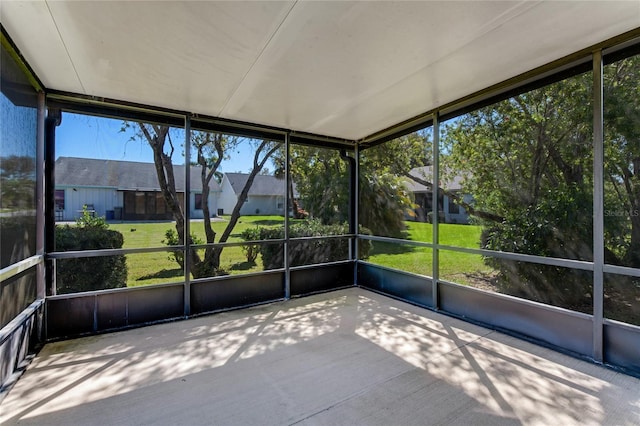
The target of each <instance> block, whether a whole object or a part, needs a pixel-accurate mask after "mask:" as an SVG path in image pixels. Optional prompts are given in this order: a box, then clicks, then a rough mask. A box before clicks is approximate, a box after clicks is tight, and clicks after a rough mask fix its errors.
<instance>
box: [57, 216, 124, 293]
mask: <svg viewBox="0 0 640 426" xmlns="http://www.w3.org/2000/svg"><path fill="white" fill-rule="evenodd" d="M123 242H124V237H123V235H122V234H121V233H120V232H117V231H112V230H110V229H108V225H107V223H106V221H105V220H104V218H102V217H92V216H91V215H90V214H89V213H88V212H87V209H86V206H85V207H84V208H83V212H82V215H81V216H80V218H79V219H78V220H77V221H76V225H75V226H69V225H65V226H58V227H57V229H56V250H57V251H70V250H99V249H118V248H122V244H123ZM56 284H57V291H58V293H59V294H65V293H77V292H82V291H94V290H104V289H109V288H120V287H126V286H127V264H126V257H125V256H124V255H115V256H100V257H85V258H78V259H62V260H58V262H57V279H56Z"/></svg>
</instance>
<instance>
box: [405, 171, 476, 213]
mask: <svg viewBox="0 0 640 426" xmlns="http://www.w3.org/2000/svg"><path fill="white" fill-rule="evenodd" d="M409 174H410V175H412V176H415V177H417V178H418V179H419V180H423V181H427V182H431V181H432V179H433V169H432V168H431V166H424V167H417V168H415V169H412V170H411V171H410V172H409ZM462 179H463V178H462V176H459V175H458V176H455V177H454V178H453V179H451V180H450V181H447V182H442V181H440V184H441V186H440V187H441V189H444V190H446V191H448V192H452V193H457V194H460V192H461V190H462V185H461V183H462ZM406 187H407V190H408V191H409V192H411V193H412V194H413V196H414V202H415V203H416V204H417V205H418V207H416V209H415V216H414V217H413V218H412V219H413V220H416V221H418V222H426V221H428V213H429V212H431V211H432V209H433V193H432V191H431V186H430V185H423V184H421V183H418V182H416V181H415V180H412V179H409V178H407V181H406ZM461 196H462V199H463V200H464V202H465V203H469V202H470V201H471V200H472V197H471V196H470V195H468V194H464V195H462V194H461ZM438 211H439V212H440V220H441V221H442V218H444V223H464V224H467V223H469V215H468V213H467V212H466V210H465V209H464V208H463V207H462V206H460V205H458V204H456V203H455V202H454V200H453V199H452V198H451V197H449V196H447V195H444V194H440V196H439V200H438Z"/></svg>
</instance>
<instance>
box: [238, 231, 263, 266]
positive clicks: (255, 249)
mask: <svg viewBox="0 0 640 426" xmlns="http://www.w3.org/2000/svg"><path fill="white" fill-rule="evenodd" d="M240 238H242V239H243V240H245V241H257V240H260V228H258V227H255V228H247V229H245V230H244V231H242V232H241V233H240ZM242 252H243V253H244V254H245V256H246V257H247V262H249V263H253V262H255V261H256V258H257V257H258V255H259V254H260V244H246V245H243V246H242Z"/></svg>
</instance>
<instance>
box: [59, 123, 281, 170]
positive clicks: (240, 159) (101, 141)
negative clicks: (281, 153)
mask: <svg viewBox="0 0 640 426" xmlns="http://www.w3.org/2000/svg"><path fill="white" fill-rule="evenodd" d="M122 126H123V120H118V119H110V118H102V117H96V116H89V115H80V114H72V113H67V112H63V113H62V123H61V124H60V126H59V127H58V128H57V129H56V158H58V157H79V158H98V159H105V160H125V161H140V162H145V163H152V162H153V153H152V151H151V148H150V147H149V145H148V144H147V143H146V142H143V141H141V140H140V139H137V138H135V137H134V139H132V137H133V136H135V135H134V132H133V130H131V129H129V130H127V131H125V132H121V128H122ZM171 137H172V138H173V141H174V143H175V145H176V152H175V153H174V155H173V158H174V163H175V164H184V158H183V156H182V145H183V143H184V131H183V130H182V129H174V130H173V131H172V133H171ZM243 145H245V147H244V149H243V148H242V147H241V148H240V150H239V152H235V153H233V155H232V156H231V158H230V159H229V160H225V161H224V162H223V164H222V165H221V171H222V172H245V173H246V172H249V169H250V167H251V161H252V159H253V151H252V150H251V149H250V147H249V146H248V145H249V144H243ZM267 167H268V168H269V169H271V170H273V166H272V165H271V164H267Z"/></svg>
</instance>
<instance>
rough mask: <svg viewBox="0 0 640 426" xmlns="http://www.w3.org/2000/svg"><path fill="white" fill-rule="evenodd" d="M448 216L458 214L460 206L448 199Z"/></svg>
mask: <svg viewBox="0 0 640 426" xmlns="http://www.w3.org/2000/svg"><path fill="white" fill-rule="evenodd" d="M449 214H460V206H459V205H457V204H456V203H454V202H453V200H452V199H449Z"/></svg>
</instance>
